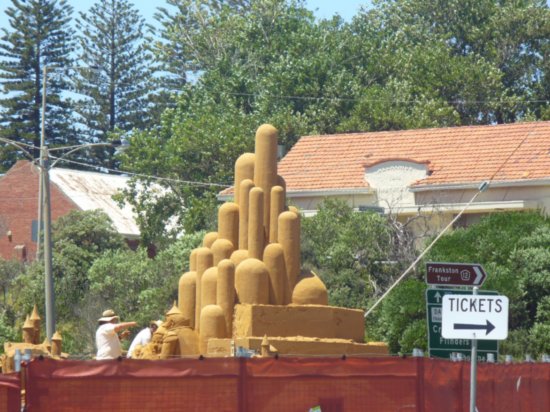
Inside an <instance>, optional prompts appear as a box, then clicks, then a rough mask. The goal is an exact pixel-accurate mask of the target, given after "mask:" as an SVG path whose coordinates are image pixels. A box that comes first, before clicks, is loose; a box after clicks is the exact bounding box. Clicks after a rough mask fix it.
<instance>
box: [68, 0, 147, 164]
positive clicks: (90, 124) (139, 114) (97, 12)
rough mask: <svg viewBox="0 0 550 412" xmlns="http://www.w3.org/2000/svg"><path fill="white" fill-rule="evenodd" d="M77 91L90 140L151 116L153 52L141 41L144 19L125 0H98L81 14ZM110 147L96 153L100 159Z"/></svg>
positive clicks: (103, 138) (135, 125)
mask: <svg viewBox="0 0 550 412" xmlns="http://www.w3.org/2000/svg"><path fill="white" fill-rule="evenodd" d="M76 26H77V29H78V30H79V35H78V41H79V46H80V50H79V54H80V57H79V62H80V64H81V65H82V66H83V67H80V68H77V72H78V77H77V79H76V82H75V86H76V91H77V93H79V94H80V95H82V96H83V100H82V101H81V102H80V104H79V105H78V108H77V111H78V113H79V115H80V116H81V120H82V123H83V124H84V126H85V133H86V134H87V138H88V139H89V141H91V142H102V141H106V140H107V138H108V134H109V133H110V132H115V131H122V132H124V131H129V130H132V129H133V128H138V129H141V128H144V127H145V126H146V125H147V124H148V122H149V120H150V116H149V115H148V112H149V109H150V108H149V105H150V95H151V93H152V84H153V82H152V80H153V79H152V69H151V63H150V62H151V56H150V55H149V53H148V52H147V51H146V50H145V48H144V45H143V35H144V30H145V29H146V27H145V20H144V19H143V18H142V17H141V16H140V14H139V12H138V11H137V10H136V9H135V8H134V6H133V5H132V4H130V3H129V2H128V1H127V0H105V1H100V2H97V3H95V4H94V5H93V6H92V7H91V8H90V10H89V11H88V13H80V19H77V23H76ZM106 155H107V153H106V151H103V152H102V153H97V152H96V156H97V158H98V160H97V161H98V162H101V159H103V158H105V157H106Z"/></svg>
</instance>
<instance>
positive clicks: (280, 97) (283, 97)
mask: <svg viewBox="0 0 550 412" xmlns="http://www.w3.org/2000/svg"><path fill="white" fill-rule="evenodd" d="M222 94H228V95H230V96H243V97H255V98H266V97H267V98H270V99H278V100H306V101H313V100H318V101H331V100H337V101H349V102H359V101H361V102H372V103H448V104H456V105H459V104H495V103H513V104H525V103H547V104H548V103H550V100H549V99H535V100H519V101H518V100H514V99H512V98H510V99H494V100H443V99H441V100H438V99H362V98H360V97H339V96H332V97H327V96H292V95H268V94H261V93H232V92H225V93H224V92H222Z"/></svg>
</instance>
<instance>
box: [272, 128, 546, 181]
mask: <svg viewBox="0 0 550 412" xmlns="http://www.w3.org/2000/svg"><path fill="white" fill-rule="evenodd" d="M387 160H408V161H413V162H418V163H426V164H427V166H428V169H429V170H430V171H431V174H430V175H429V176H427V177H426V178H425V179H422V180H420V181H418V182H416V183H415V185H416V186H419V185H449V184H475V183H479V182H482V181H484V180H489V179H492V181H493V182H506V181H517V180H520V181H532V180H538V179H550V122H528V123H512V124H505V125H491V126H466V127H448V128H440V129H420V130H404V131H392V132H372V133H350V134H336V135H325V136H305V137H302V138H301V139H300V140H299V141H298V142H297V143H296V145H295V146H294V147H293V148H292V150H290V151H289V152H288V154H287V155H286V156H285V157H284V158H283V159H282V160H281V162H280V163H279V167H278V173H279V174H280V175H281V176H283V177H284V178H285V180H286V184H287V190H288V191H302V190H304V191H310V190H323V191H324V190H338V189H340V190H350V189H365V188H368V187H369V185H368V182H367V181H366V180H365V170H366V168H368V167H369V166H373V165H375V164H377V163H380V162H383V161H387Z"/></svg>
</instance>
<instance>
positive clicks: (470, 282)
mask: <svg viewBox="0 0 550 412" xmlns="http://www.w3.org/2000/svg"><path fill="white" fill-rule="evenodd" d="M486 278H487V274H486V273H485V270H483V267H482V266H481V265H479V264H477V263H444V262H428V263H426V283H427V284H429V285H442V286H445V285H448V286H481V285H482V284H483V282H484V281H485V279H486Z"/></svg>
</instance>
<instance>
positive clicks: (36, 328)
mask: <svg viewBox="0 0 550 412" xmlns="http://www.w3.org/2000/svg"><path fill="white" fill-rule="evenodd" d="M40 323H41V319H40V315H39V314H38V307H37V306H36V305H34V308H33V311H32V313H31V314H30V315H27V317H26V318H25V322H24V323H23V327H22V337H23V342H5V343H4V353H3V354H2V355H1V356H0V365H1V367H2V373H10V372H13V371H14V370H15V358H16V353H17V352H18V353H19V354H23V353H25V352H27V353H28V354H29V355H30V357H31V358H35V357H38V356H44V357H47V358H54V359H66V358H67V357H68V355H67V354H66V353H63V352H62V340H63V338H62V337H61V334H60V333H59V332H58V331H56V332H55V333H54V335H53V336H52V340H51V342H49V341H48V340H47V339H46V340H44V342H40Z"/></svg>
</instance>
